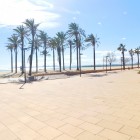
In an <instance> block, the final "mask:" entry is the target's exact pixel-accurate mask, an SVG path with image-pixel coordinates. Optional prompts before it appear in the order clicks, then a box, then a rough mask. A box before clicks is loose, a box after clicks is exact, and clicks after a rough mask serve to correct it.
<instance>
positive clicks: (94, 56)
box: [93, 46, 96, 70]
mask: <svg viewBox="0 0 140 140" xmlns="http://www.w3.org/2000/svg"><path fill="white" fill-rule="evenodd" d="M93 62H94V63H93V65H94V70H95V69H96V68H95V65H96V64H95V46H93Z"/></svg>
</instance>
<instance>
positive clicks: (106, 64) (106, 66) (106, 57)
mask: <svg viewBox="0 0 140 140" xmlns="http://www.w3.org/2000/svg"><path fill="white" fill-rule="evenodd" d="M108 57H109V56H106V73H107V58H108Z"/></svg>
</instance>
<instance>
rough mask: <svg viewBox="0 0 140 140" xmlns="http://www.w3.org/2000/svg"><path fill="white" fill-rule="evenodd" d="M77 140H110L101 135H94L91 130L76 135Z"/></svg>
mask: <svg viewBox="0 0 140 140" xmlns="http://www.w3.org/2000/svg"><path fill="white" fill-rule="evenodd" d="M76 139H77V140H108V139H107V138H103V137H101V136H97V135H94V134H93V133H90V132H87V131H85V132H83V133H81V134H80V135H79V136H77V137H76Z"/></svg>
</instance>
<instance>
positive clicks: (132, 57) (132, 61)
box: [131, 56, 133, 69]
mask: <svg viewBox="0 0 140 140" xmlns="http://www.w3.org/2000/svg"><path fill="white" fill-rule="evenodd" d="M131 60H132V69H133V56H132V58H131Z"/></svg>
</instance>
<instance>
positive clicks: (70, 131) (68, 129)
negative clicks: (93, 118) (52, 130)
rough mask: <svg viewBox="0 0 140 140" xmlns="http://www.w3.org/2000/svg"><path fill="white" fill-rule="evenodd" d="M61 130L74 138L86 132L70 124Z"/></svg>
mask: <svg viewBox="0 0 140 140" xmlns="http://www.w3.org/2000/svg"><path fill="white" fill-rule="evenodd" d="M59 130H60V131H62V132H63V133H65V134H67V135H69V136H72V137H76V136H77V135H79V134H80V133H82V132H83V131H84V130H82V129H80V128H77V127H75V126H72V125H70V124H66V125H64V126H62V127H60V128H59Z"/></svg>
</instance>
